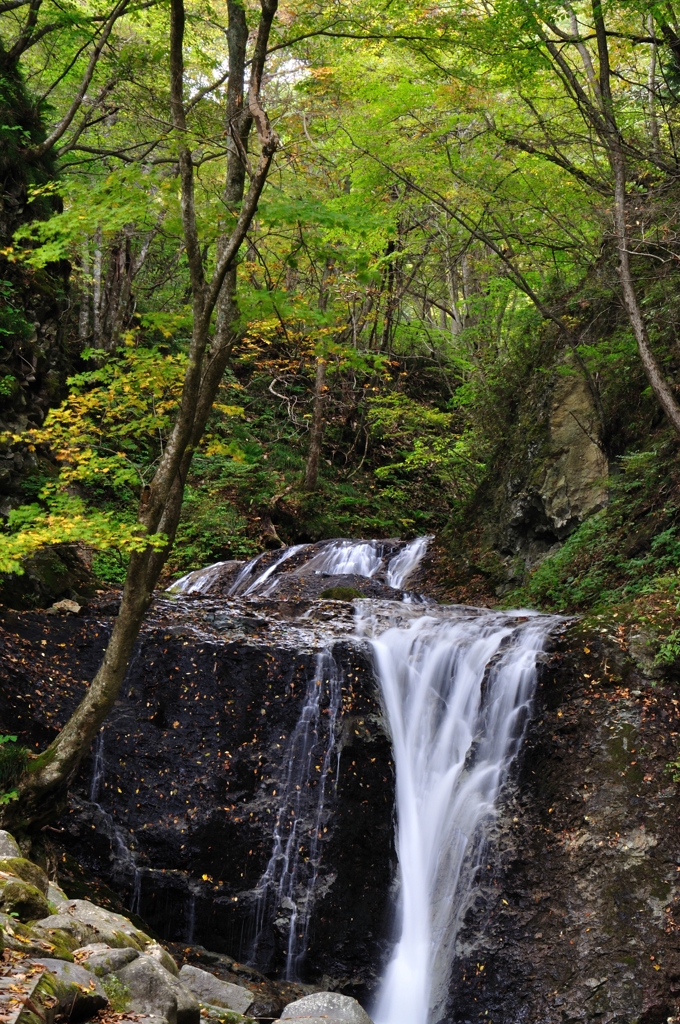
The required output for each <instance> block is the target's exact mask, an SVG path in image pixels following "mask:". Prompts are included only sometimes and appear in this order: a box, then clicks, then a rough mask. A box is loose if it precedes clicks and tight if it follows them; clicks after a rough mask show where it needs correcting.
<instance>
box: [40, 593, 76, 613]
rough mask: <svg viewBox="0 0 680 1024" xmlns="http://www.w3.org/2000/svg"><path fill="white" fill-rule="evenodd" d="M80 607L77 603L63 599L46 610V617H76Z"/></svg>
mask: <svg viewBox="0 0 680 1024" xmlns="http://www.w3.org/2000/svg"><path fill="white" fill-rule="evenodd" d="M80 609H81V605H79V604H78V602H77V601H70V600H69V599H68V598H67V597H65V598H64V599H63V600H62V601H56V602H55V603H54V604H53V605H52V607H51V608H48V609H47V612H46V613H45V614H46V615H77V614H78V613H79V612H80Z"/></svg>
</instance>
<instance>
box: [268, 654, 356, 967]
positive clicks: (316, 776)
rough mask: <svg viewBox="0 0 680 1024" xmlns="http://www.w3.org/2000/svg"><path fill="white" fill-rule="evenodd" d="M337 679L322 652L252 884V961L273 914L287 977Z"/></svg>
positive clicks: (330, 748)
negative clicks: (261, 865) (267, 847)
mask: <svg viewBox="0 0 680 1024" xmlns="http://www.w3.org/2000/svg"><path fill="white" fill-rule="evenodd" d="M341 684H342V676H341V672H340V669H339V667H338V665H337V664H336V662H335V660H334V659H333V655H332V652H331V651H330V650H328V649H327V650H324V651H322V652H321V653H320V654H319V655H318V657H317V661H316V669H315V672H314V674H313V676H312V677H311V678H310V680H309V682H308V684H307V692H306V694H305V702H304V705H303V707H302V711H301V712H300V717H299V719H298V722H297V725H296V726H295V730H294V732H293V734H292V736H291V739H290V744H289V748H288V756H287V759H286V763H285V767H284V771H283V776H282V778H281V781H280V783H279V784H278V785H277V791H278V796H279V801H278V810H277V814H276V820H275V825H274V836H273V843H272V853H271V856H270V858H269V862H268V864H267V867H266V869H265V871H264V874H263V875H262V877H261V878H260V880H259V882H258V884H257V887H256V889H255V893H256V908H255V940H254V942H253V947H252V952H251V957H250V959H251V962H253V961H256V960H257V956H258V951H259V947H260V944H261V942H262V938H263V935H264V932H265V929H267V928H268V926H269V925H271V923H272V920H273V919H274V917H275V916H276V915H277V914H278V915H279V917H278V918H277V919H276V921H275V922H274V926H275V927H276V928H277V929H278V930H279V932H283V933H284V935H285V941H286V967H285V977H286V978H288V979H289V980H291V979H294V978H296V977H297V974H298V969H299V965H300V964H301V962H302V960H303V959H304V955H305V952H306V949H307V931H308V927H309V920H310V917H311V912H312V908H313V904H314V890H315V887H316V882H317V879H318V874H319V861H320V857H321V840H322V837H323V829H324V806H325V801H326V785H327V779H328V775H329V772H330V771H331V761H332V757H333V752H334V750H335V746H336V737H335V731H336V728H335V727H336V722H337V720H338V716H339V714H340V708H341V704H342V692H341ZM324 712H325V713H324Z"/></svg>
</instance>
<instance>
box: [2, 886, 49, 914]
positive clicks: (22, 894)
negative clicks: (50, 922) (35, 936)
mask: <svg viewBox="0 0 680 1024" xmlns="http://www.w3.org/2000/svg"><path fill="white" fill-rule="evenodd" d="M0 909H1V910H2V911H3V913H5V914H16V915H17V917H18V918H19V920H20V921H24V922H25V921H37V920H39V919H40V918H41V917H44V916H45V914H46V913H47V914H49V912H50V908H49V906H48V905H47V900H46V899H45V897H44V896H43V894H42V893H41V892H40V890H39V889H36V887H35V886H34V885H30V884H29V883H28V882H23V881H21V879H19V878H17V879H12V880H11V881H9V882H7V883H6V885H4V886H3V887H2V889H1V890H0Z"/></svg>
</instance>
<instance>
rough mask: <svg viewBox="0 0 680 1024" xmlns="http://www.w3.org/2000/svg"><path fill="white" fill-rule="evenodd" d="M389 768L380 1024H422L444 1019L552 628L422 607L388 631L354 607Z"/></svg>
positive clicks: (528, 619) (540, 622) (541, 620)
mask: <svg viewBox="0 0 680 1024" xmlns="http://www.w3.org/2000/svg"><path fill="white" fill-rule="evenodd" d="M358 615H359V629H360V631H361V632H362V633H363V634H364V635H367V636H370V637H372V639H371V643H372V647H373V651H374V656H375V666H376V675H377V676H378V679H379V681H380V686H381V689H382V694H383V700H384V703H385V709H386V712H387V718H388V722H389V727H390V731H391V734H392V743H393V749H394V756H395V766H396V787H397V792H396V804H397V852H398V856H399V881H400V895H399V917H398V930H397V934H398V939H397V943H396V946H395V948H394V952H393V955H392V959H391V961H390V963H389V966H388V968H387V971H386V974H385V977H384V979H383V983H382V987H381V992H380V996H379V999H378V1004H377V1007H376V1008H375V1010H374V1018H375V1020H376V1024H428V1022H429V1021H437V1020H439V1019H440V1017H441V1016H442V1014H443V1013H444V1011H445V1004H446V998H447V992H448V982H449V976H450V971H451V965H452V961H453V956H454V952H455V949H454V947H455V940H456V935H457V932H458V929H459V926H460V923H461V920H462V917H463V915H464V912H465V910H466V909H467V906H468V899H469V896H470V894H471V891H472V889H473V886H474V873H475V867H476V866H477V863H478V857H479V855H480V853H481V847H482V845H483V838H484V826H485V825H487V824H488V823H489V821H490V820H491V819H492V818H493V816H494V813H495V810H496V806H497V800H498V795H499V791H500V788H501V786H502V784H503V782H504V780H505V779H506V777H507V772H508V768H509V767H510V764H511V762H512V760H513V758H514V757H515V755H516V753H517V751H518V749H519V746H520V744H521V741H522V736H523V733H524V728H525V725H526V722H527V720H528V717H529V709H530V704H531V700H532V698H533V693H534V687H535V681H536V663H537V658H538V656H539V654H540V651H541V650H542V649H543V646H544V643H545V640H546V637H547V635H548V633H549V631H550V629H551V628H554V626H555V624H556V621H557V620H556V619H555V618H549V617H547V616H535V615H532V614H531V613H508V614H504V613H496V612H488V611H485V610H482V609H469V608H462V607H459V608H445V607H444V608H442V607H436V608H435V609H434V610H432V609H430V608H428V612H427V614H425V615H419V616H418V617H417V618H415V617H414V618H413V619H412V620H411V621H410V622H409V621H403V620H402V621H401V622H400V623H399V624H398V625H392V626H389V627H388V628H385V619H384V616H382V617H380V618H378V617H376V615H375V613H374V612H373V610H372V609H367V611H366V612H363V611H362V609H361V606H360V609H359V612H358Z"/></svg>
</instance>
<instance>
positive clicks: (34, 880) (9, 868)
mask: <svg viewBox="0 0 680 1024" xmlns="http://www.w3.org/2000/svg"><path fill="white" fill-rule="evenodd" d="M0 871H6V872H7V874H8V875H16V876H17V877H18V878H20V879H21V880H22V881H23V882H28V884H29V885H33V886H35V888H36V889H38V890H39V891H40V892H41V893H42V894H43V896H47V889H48V887H49V884H50V883H49V879H48V877H47V875H46V874H45V872H44V871H43V869H42V868H39V867H38V865H37V864H33V862H32V861H30V860H26V858H25V857H3V858H2V859H0Z"/></svg>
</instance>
